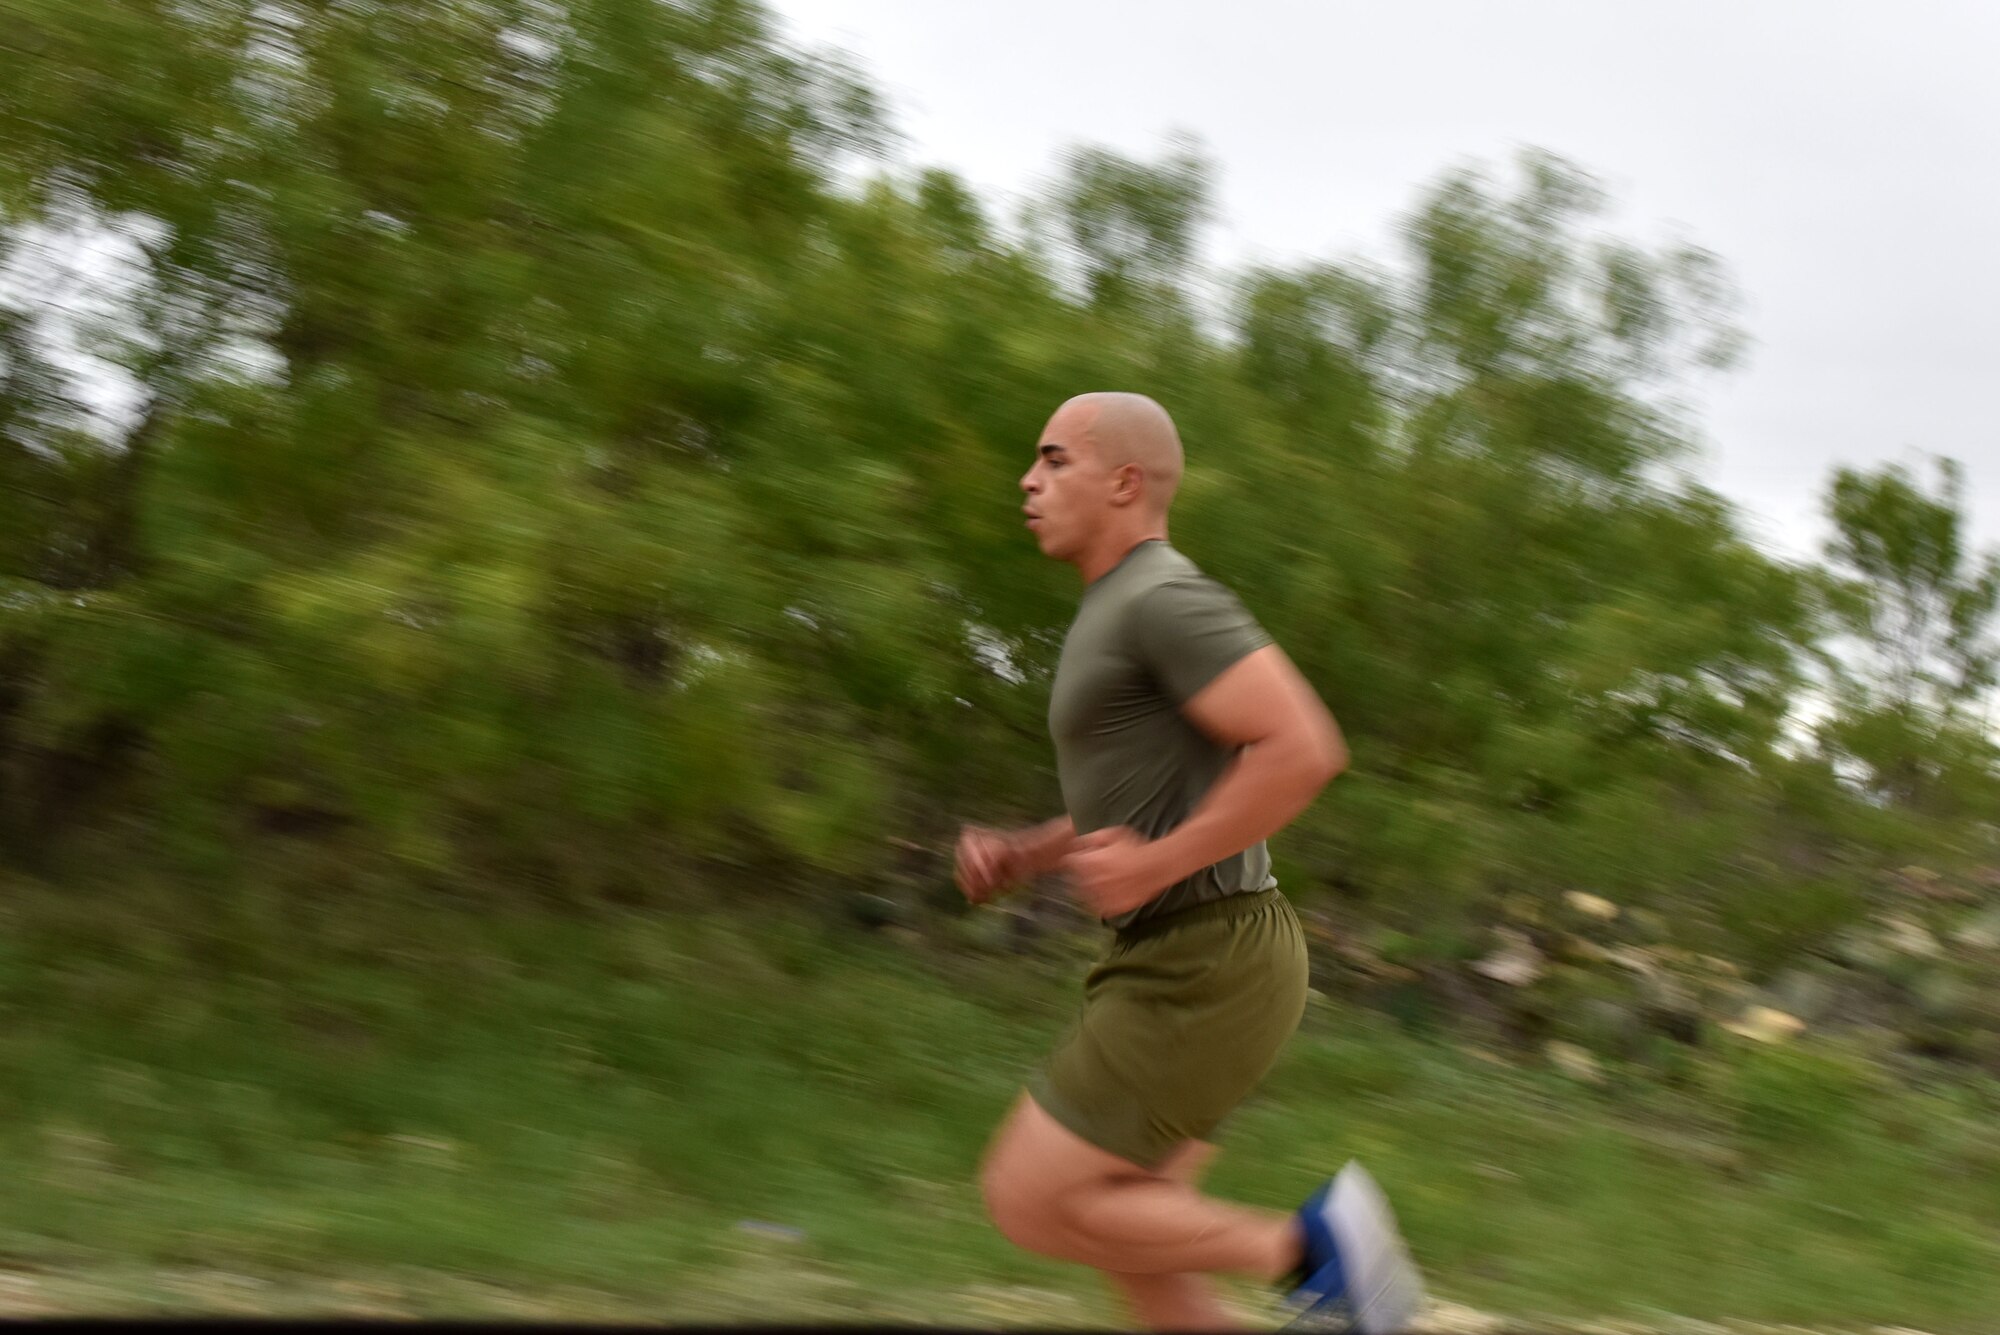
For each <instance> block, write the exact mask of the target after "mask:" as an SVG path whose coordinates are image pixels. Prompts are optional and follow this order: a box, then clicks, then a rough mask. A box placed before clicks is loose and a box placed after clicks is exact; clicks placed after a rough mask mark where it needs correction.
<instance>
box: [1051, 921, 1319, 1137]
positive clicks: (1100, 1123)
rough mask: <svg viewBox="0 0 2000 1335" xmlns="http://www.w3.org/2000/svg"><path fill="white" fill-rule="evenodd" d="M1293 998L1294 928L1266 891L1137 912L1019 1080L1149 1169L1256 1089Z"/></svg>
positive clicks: (1293, 1013) (1283, 1032)
mask: <svg viewBox="0 0 2000 1335" xmlns="http://www.w3.org/2000/svg"><path fill="white" fill-rule="evenodd" d="M1305 1005H1306V945H1305V935H1304V933H1303V932H1301V931H1300V930H1299V920H1298V919H1297V918H1296V917H1295V916H1293V913H1292V907H1291V905H1290V904H1289V903H1287V902H1286V901H1285V897H1284V896H1283V895H1281V894H1279V893H1278V892H1277V891H1276V890H1263V891H1259V892H1257V893H1255V894H1244V895H1234V896H1231V897H1230V898H1228V899H1222V900H1214V901H1211V902H1209V903H1205V904H1197V905H1195V906H1194V907H1193V908H1189V909H1184V910H1182V911H1181V912H1179V913H1175V914H1171V915H1169V916H1167V917H1165V918H1157V919H1148V920H1145V921H1142V922H1139V923H1136V924H1134V925H1133V926H1132V927H1130V928H1127V929H1126V930H1124V931H1122V932H1120V933H1118V935H1117V936H1116V937H1114V938H1113V939H1112V942H1111V947H1110V950H1109V951H1108V952H1107V953H1106V955H1105V957H1104V958H1103V959H1102V960H1101V961H1100V962H1099V963H1098V964H1097V966H1096V967H1095V968H1093V969H1092V970H1091V971H1090V977H1089V979H1088V980H1087V981H1086V982H1085V984H1084V1002H1083V1014H1082V1016H1081V1017H1079V1019H1078V1020H1077V1022H1076V1024H1075V1025H1074V1026H1073V1027H1072V1028H1071V1030H1070V1032H1069V1034H1068V1036H1067V1037H1066V1038H1065V1039H1064V1040H1063V1042H1062V1044H1061V1046H1060V1047H1058V1048H1057V1049H1056V1052H1055V1055H1054V1056H1052V1057H1051V1058H1050V1059H1049V1062H1048V1065H1047V1066H1045V1067H1044V1068H1043V1070H1042V1072H1041V1073H1040V1075H1039V1076H1038V1077H1037V1078H1036V1079H1035V1080H1034V1081H1033V1082H1032V1083H1031V1084H1030V1086H1029V1091H1028V1092H1029V1093H1030V1094H1031V1095H1032V1096H1033V1097H1034V1100H1035V1102H1036V1103H1038V1104H1040V1105H1041V1106H1042V1108H1043V1109H1044V1110H1045V1111H1046V1112H1047V1113H1048V1114H1049V1115H1050V1116H1051V1117H1053V1118H1055V1119H1056V1120H1057V1121H1058V1122H1061V1123H1062V1124H1063V1125H1064V1126H1066V1127H1068V1128H1069V1129H1070V1130H1071V1131H1074V1132H1075V1133H1076V1134H1077V1135H1079V1136H1081V1137H1083V1138H1084V1139H1085V1140H1087V1141H1089V1142H1090V1143H1091V1144H1093V1145H1095V1146H1097V1147H1098V1148H1099V1149H1103V1150H1109V1151H1110V1152H1111V1153H1113V1154H1115V1155H1117V1156H1119V1157H1120V1158H1122V1159H1128V1160H1130V1161H1131V1162H1133V1163H1135V1164H1138V1165H1139V1166H1140V1167H1142V1168H1155V1167H1157V1166H1158V1165H1159V1163H1160V1161H1161V1160H1162V1159H1164V1158H1166V1156H1167V1155H1168V1153H1169V1152H1171V1151H1172V1150H1173V1149H1174V1148H1175V1147H1176V1146H1178V1145H1180V1144H1182V1143H1183V1142H1185V1141H1190V1140H1203V1139H1205V1138H1207V1136H1208V1135H1209V1134H1210V1133H1211V1132H1212V1131H1214V1130H1215V1128H1216V1127H1217V1126H1219V1125H1220V1124H1221V1123H1222V1120H1223V1119H1224V1118H1225V1117H1227V1116H1228V1115H1229V1114H1230V1112H1231V1111H1232V1110H1233V1109H1234V1108H1235V1107H1236V1106H1237V1105H1238V1104H1239V1103H1241V1102H1242V1101H1243V1100H1244V1098H1245V1097H1247V1096H1248V1095H1249V1093H1250V1091H1251V1090H1252V1089H1254V1088H1256V1086H1257V1083H1258V1081H1260V1080H1262V1079H1263V1078H1264V1075H1265V1073H1266V1072H1268V1071H1269V1070H1270V1069H1271V1066H1272V1064H1273V1063H1274V1062H1276V1061H1277V1058H1278V1052H1279V1050H1280V1049H1281V1048H1283V1047H1284V1045H1285V1040H1286V1039H1288V1038H1290V1037H1291V1035H1292V1032H1293V1031H1294V1030H1296V1029H1297V1028H1298V1025H1299V1020H1300V1018H1301V1017H1302V1016H1303V1015H1304V1014H1305Z"/></svg>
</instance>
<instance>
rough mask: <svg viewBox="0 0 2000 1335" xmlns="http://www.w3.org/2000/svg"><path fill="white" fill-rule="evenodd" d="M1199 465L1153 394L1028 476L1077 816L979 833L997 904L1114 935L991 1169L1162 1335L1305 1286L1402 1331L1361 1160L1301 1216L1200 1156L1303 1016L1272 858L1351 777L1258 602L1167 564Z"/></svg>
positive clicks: (1094, 408) (1065, 429) (1080, 414)
mask: <svg viewBox="0 0 2000 1335" xmlns="http://www.w3.org/2000/svg"><path fill="white" fill-rule="evenodd" d="M1180 477H1181V444H1180V438H1179V436H1178V434H1177V433H1176V432H1175V430H1174V424H1173V421H1172V419H1171V418H1169V417H1168V416H1167V413H1166V410H1165V409H1163V408H1162V407H1161V406H1160V405H1159V404H1157V403H1155V402H1154V401H1153V400H1151V399H1149V398H1146V397H1144V396H1142V395H1138V394H1085V395H1081V396H1079V397H1077V398H1074V399H1071V400H1070V401H1069V402H1067V403H1065V404H1063V405H1062V407H1061V408H1059V409H1058V410H1057V411H1056V414H1055V416H1054V417H1052V418H1051V419H1050V420H1049V424H1048V426H1047V427H1046V428H1044V429H1043V431H1042V436H1041V440H1040V442H1039V444H1038V445H1037V449H1036V458H1035V463H1034V466H1033V467H1032V468H1030V469H1029V470H1028V472H1027V474H1026V475H1025V476H1024V477H1023V478H1022V479H1021V490H1022V491H1024V492H1025V493H1027V503H1026V504H1025V505H1024V506H1023V507H1022V508H1023V510H1024V511H1025V512H1026V514H1027V525H1028V528H1029V529H1030V530H1032V531H1033V533H1034V535H1035V538H1036V541H1037V542H1038V544H1039V545H1040V547H1041V549H1042V553H1043V554H1044V555H1046V556H1050V557H1053V558H1055V559H1056V560H1058V561H1067V562H1068V563H1070V564H1071V565H1073V566H1075V567H1076V568H1077V572H1078V573H1079V574H1080V575H1082V577H1083V583H1084V591H1083V598H1082V602H1081V604H1080V606H1079V608H1078V610H1077V615H1076V620H1075V622H1074V623H1073V624H1072V625H1071V626H1070V629H1069V634H1068V636H1067V638H1066V639H1065V640H1064V641H1063V649H1062V658H1061V661H1060V664H1059V666H1058V667H1057V669H1056V677H1055V684H1054V689H1053V691H1052V693H1051V697H1050V701H1049V731H1050V733H1051V734H1052V735H1053V737H1054V740H1055V748H1056V764H1057V769H1058V772H1059V774H1060V777H1061V781H1062V792H1063V805H1064V806H1065V807H1066V808H1067V814H1065V815H1062V816H1058V817H1056V818H1055V819H1054V820H1051V821H1048V822H1046V823H1044V824H1041V825H1037V826H1033V827H1030V828H1028V829H1023V830H1014V831H1008V832H1001V831H996V830H989V829H982V828H978V827H967V828H966V829H965V830H964V831H963V832H962V833H961V834H960V836H959V840H958V847H957V879H958V884H959V888H960V889H961V890H963V891H964V893H965V895H966V897H967V898H968V899H970V900H972V901H973V902H974V903H983V902H985V901H987V900H989V899H991V898H993V897H994V896H996V895H997V894H999V893H1001V892H1002V891H1004V890H1006V889H1008V888H1009V887H1011V886H1014V885H1017V884H1019V883H1021V882H1023V881H1026V880H1029V879H1031V878H1033V877H1035V876H1037V875H1040V874H1042V873H1045V872H1053V871H1061V872H1063V873H1064V874H1065V875H1066V876H1067V877H1068V878H1069V880H1070V882H1071V884H1072V885H1073V887H1074V889H1075V892H1076V894H1077V895H1078V897H1079V898H1080V899H1081V900H1082V901H1083V903H1084V904H1085V905H1086V906H1087V907H1088V908H1089V909H1091V910H1092V911H1093V912H1095V913H1096V914H1097V915H1098V916H1099V917H1100V918H1102V919H1103V920H1104V921H1105V922H1106V923H1107V924H1108V925H1110V926H1111V927H1113V928H1115V929H1116V934H1115V936H1114V937H1113V939H1112V942H1111V945H1110V947H1109V951H1108V953H1107V955H1106V956H1105V958H1104V959H1103V960H1102V961H1101V962H1100V963H1099V964H1098V965H1097V967H1096V968H1095V969H1094V970H1092V972H1091V974H1090V978H1089V980H1088V982H1087V983H1086V985H1085V989H1084V1006H1083V1012H1082V1015H1081V1017H1080V1019H1079V1020H1078V1022H1077V1024H1076V1026H1075V1027H1074V1029H1073V1030H1072V1032H1071V1033H1070V1035H1069V1037H1068V1038H1067V1039H1066V1040H1065V1041H1064V1042H1063V1044H1062V1045H1061V1046H1060V1047H1059V1049H1058V1050H1057V1051H1056V1053H1055V1055H1054V1056H1053V1057H1052V1058H1051V1059H1050V1061H1049V1062H1048V1064H1047V1066H1046V1067H1045V1068H1044V1069H1043V1071H1042V1072H1041V1073H1040V1075H1039V1076H1038V1078H1037V1079H1036V1080H1035V1081H1034V1082H1032V1083H1031V1085H1030V1087H1029V1089H1028V1090H1027V1091H1026V1092H1025V1093H1024V1094H1023V1095H1022V1096H1021V1098H1020V1100H1019V1101H1018V1102H1017V1103H1016V1104H1015V1106H1014V1108H1013V1110H1012V1111H1011V1112H1010V1113H1009V1114H1008V1116H1007V1118H1006V1120H1005V1121H1004V1123H1003V1124H1002V1125H1001V1127H1000V1130H999V1132H998V1134H997V1135H996V1136H995V1138H994V1141H993V1144H992V1146H991V1148H990V1149H989V1151H988V1155H987V1159H986V1164H985V1167H984V1170H983V1173H982V1186H983V1189H984V1192H985V1198H986V1206H987V1210H988V1212H989V1213H990V1214H991V1215H992V1218H993V1221H994V1223H995V1224H996V1225H997V1226H998V1227H999V1229H1000V1231H1001V1232H1002V1233H1003V1234H1004V1235H1005V1236H1006V1237H1007V1238H1008V1239H1009V1240H1010V1241H1012V1242H1013V1243H1015V1244H1016V1245H1018V1246H1021V1247H1024V1248H1026V1249H1028V1250H1030V1251H1034V1252H1039V1253H1041V1254H1043V1255H1047V1256H1053V1257H1057V1258H1060V1259H1063V1260H1068V1261H1074V1262H1078V1263H1081V1264H1083V1265H1088V1266H1093V1267H1095V1268H1096V1269H1098V1270H1101V1271H1103V1272H1105V1274H1106V1275H1107V1276H1108V1277H1109V1278H1110V1280H1111V1281H1112V1282H1113V1284H1114V1285H1115V1286H1116V1287H1117V1288H1118V1289H1119V1290H1121V1291H1122V1293H1123V1294H1124V1296H1125V1298H1126V1300H1127V1301H1128V1302H1129V1303H1130V1304H1131V1306H1132V1309H1133V1312H1134V1313H1135V1315H1136V1316H1137V1317H1138V1319H1139V1320H1140V1321H1141V1322H1143V1323H1144V1324H1146V1325H1148V1326H1150V1327H1152V1328H1154V1329H1157V1330H1222V1329H1227V1328H1229V1327H1230V1326H1231V1325H1233V1324H1235V1323H1233V1322H1232V1321H1231V1320H1230V1318H1229V1316H1228V1315H1227V1313H1226V1312H1225V1311H1224V1309H1223V1308H1222V1306H1221V1304H1220V1302H1219V1301H1218V1300H1217V1297H1216V1294H1215V1291H1214V1289H1213V1288H1212V1286H1211V1285H1210V1282H1209V1280H1208V1279H1207V1276H1208V1275H1210V1274H1216V1273H1225V1272H1226V1273H1235V1274H1242V1275H1249V1276H1254V1277H1256V1278H1259V1279H1262V1280H1265V1281H1268V1282H1272V1283H1289V1284H1290V1286H1291V1288H1292V1298H1293V1301H1294V1304H1295V1306H1296V1307H1297V1309H1298V1310H1299V1311H1300V1313H1301V1314H1302V1319H1304V1320H1306V1321H1309V1322H1311V1323H1312V1324H1315V1325H1321V1324H1324V1325H1328V1326H1335V1327H1341V1326H1351V1327H1352V1328H1355V1329H1358V1330H1360V1331H1363V1332H1366V1333H1367V1335H1389V1333H1390V1332H1395V1331H1400V1330H1402V1329H1403V1328H1404V1327H1405V1325H1406V1324H1407V1322H1408V1321H1409V1320H1410V1318H1411V1317H1412V1316H1413V1315H1414V1314H1415V1311H1416V1308H1417V1306H1418V1304H1419V1302H1420V1301H1421V1290H1420V1286H1419V1282H1418V1278H1417V1273H1416V1270H1415V1268H1414V1267H1413V1266H1412V1265H1411V1264H1410V1261H1409V1257H1408V1254H1407V1253H1406V1252H1405V1251H1404V1249H1403V1245H1402V1242H1401V1239H1400V1238H1399V1236H1398V1235H1397V1232H1396V1226H1395V1220H1394V1217H1393V1216H1392V1215H1391V1214H1390V1212H1389V1209H1388V1205H1387V1203H1386V1202H1385V1201H1384V1199H1383V1197H1382V1194H1381V1192H1380V1191H1379V1190H1378V1189H1376V1187H1375V1186H1374V1183H1373V1182H1372V1181H1371V1180H1370V1179H1369V1178H1368V1177H1367V1176H1366V1174H1365V1173H1363V1172H1362V1171H1361V1169H1360V1168H1359V1166H1358V1165H1352V1164H1350V1165H1349V1166H1348V1167H1347V1168H1346V1169H1343V1170H1342V1171H1341V1173H1340V1174H1339V1175H1338V1176H1337V1177H1335V1178H1334V1179H1333V1180H1332V1181H1330V1182H1328V1183H1327V1184H1326V1185H1325V1186H1323V1187H1322V1188H1321V1189H1320V1190H1319V1191H1318V1192H1316V1193H1314V1195H1313V1197H1312V1198H1311V1199H1310V1200H1308V1201H1307V1202H1306V1203H1305V1204H1304V1205H1303V1206H1301V1207H1300V1208H1299V1209H1298V1210H1297V1211H1295V1212H1293V1213H1289V1214H1287V1213H1281V1212H1275V1211H1263V1210H1254V1209H1249V1208H1246V1207H1243V1206H1238V1205H1233V1204H1228V1203H1225V1202H1223V1201H1220V1200H1217V1199H1215V1198H1213V1197H1209V1196H1205V1195H1203V1194H1201V1193H1200V1192H1199V1191H1198V1190H1196V1187H1195V1183H1196V1181H1197V1179H1198V1177H1199V1174H1200V1171H1201V1169H1202V1168H1203V1167H1204V1166H1205V1165H1206V1163H1207V1161H1208V1159H1209V1158H1210V1157H1211V1156H1212V1155H1213V1153H1214V1150H1213V1148H1212V1147H1211V1146H1209V1145H1208V1144H1207V1143H1205V1142H1206V1138H1207V1137H1208V1136H1209V1135H1210V1134H1211V1133H1212V1132H1213V1131H1214V1130H1215V1128H1216V1127H1217V1126H1218V1125H1219V1124H1220V1123H1221V1122H1222V1121H1223V1119H1224V1118H1225V1117H1227V1116H1228V1114H1229V1113H1230V1111H1231V1110H1232V1109H1234V1108H1235V1107H1236V1106H1237V1104H1239V1103H1240V1102H1242V1100H1243V1099H1244V1098H1245V1096H1247V1095H1248V1094H1249V1093H1250V1091H1251V1090H1252V1089H1253V1088H1254V1087H1255V1086H1256V1085H1257V1083H1258V1082H1259V1081H1260V1080H1261V1079H1262V1078H1263V1077H1264V1075H1265V1073H1266V1072H1267V1071H1269V1070H1270V1068H1271V1066H1272V1064H1273V1063H1274V1062H1275V1060H1276V1059H1277V1056H1278V1052H1279V1049H1280V1048H1281V1047H1283V1045H1284V1043H1285V1040H1286V1039H1287V1038H1288V1037H1289V1036H1290V1035H1291V1033H1292V1031H1293V1030H1294V1029H1296V1028H1297V1027H1298V1023H1299V1020H1300V1018H1301V1016H1302V1015H1303V1013H1304V1009H1305V999H1306V951H1305V939H1304V936H1303V934H1302V933H1301V932H1300V930H1299V924H1298V920H1297V919H1296V918H1295V917H1294V916H1293V914H1292V910H1291V907H1290V906H1289V904H1287V902H1286V901H1285V899H1284V897H1283V896H1281V895H1280V894H1279V893H1278V890H1277V882H1276V881H1275V880H1274V879H1273V877H1272V875H1271V859H1270V855H1269V853H1268V852H1267V851H1266V849H1265V846H1264V840H1265V839H1267V838H1268V837H1269V836H1271V835H1272V834H1274V833H1276V832H1277V831H1278V830H1279V829H1282V828H1283V827H1284V825H1285V824H1286V823H1287V822H1289V821H1290V820H1291V819H1292V818H1293V817H1294V816H1296V815H1298V813H1299V812H1300V811H1302V810H1304V809H1305V807H1306V805H1307V804H1308V803H1309V802H1311V801H1312V799H1313V798H1314V796H1315V795H1317V794H1318V792H1319V791H1320V789H1321V788H1323V787H1325V785H1326V784H1327V782H1328V781H1329V780H1331V779H1332V778H1333V777H1334V776H1335V775H1336V774H1338V773H1340V771H1341V770H1342V769H1344V768H1345V767H1346V765H1347V748H1346V744H1345V742H1344V741H1343V740H1342V738H1341V735H1340V730H1339V728H1338V726H1337V725H1336V724H1335V723H1334V721H1333V718H1332V717H1331V716H1330V715H1329V714H1328V713H1327V711H1326V708H1325V706H1323V705H1322V704H1321V703H1320V701H1319V697H1318V696H1317V695H1315V694H1314V693H1313V690H1312V688H1311V687H1310V686H1309V685H1308V684H1307V683H1306V681H1305V679H1304V678H1303V677H1301V676H1300V675H1299V672H1298V670H1297V669H1296V668H1294V667H1293V666H1292V663H1291V661H1290V660H1289V659H1287V658H1286V657H1285V655H1284V653H1283V652H1282V651H1281V650H1280V649H1279V648H1278V647H1277V646H1276V645H1275V644H1273V643H1272V642H1271V640H1270V637H1269V636H1267V635H1266V634H1265V633H1264V631H1263V630H1262V628H1261V627H1259V626H1258V625H1257V623H1256V622H1255V621H1254V620H1252V619H1251V617H1250V615H1249V614H1248V613H1247V612H1246V611H1245V610H1244V609H1243V607H1242V605H1241V604H1240V603H1239V602H1238V601H1237V600H1236V599H1235V598H1234V597H1233V596H1232V595H1231V594H1230V593H1229V591H1228V590H1226V589H1224V588H1223V587H1222V586H1221V585H1219V584H1217V583H1216V582H1215V581H1213V580H1211V579H1209V578H1207V577H1206V576H1204V575H1203V574H1202V573H1201V571H1200V570H1198V569H1196V567H1195V566H1194V564H1193V563H1192V562H1190V561H1189V560H1188V559H1187V558H1186V557H1185V556H1182V555H1181V554H1180V553H1179V552H1177V551H1175V550H1174V549H1173V548H1172V547H1170V546H1168V545H1167V509H1168V506H1169V505H1170V504H1171V503H1172V501H1173V497H1174V489H1175V487H1176V486H1177V485H1178V484H1179V482H1180Z"/></svg>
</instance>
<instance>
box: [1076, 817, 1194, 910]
mask: <svg viewBox="0 0 2000 1335" xmlns="http://www.w3.org/2000/svg"><path fill="white" fill-rule="evenodd" d="M1155 849H1156V845H1154V844H1151V843H1148V842H1147V841H1146V840H1144V839H1142V838H1140V837H1139V832H1138V831H1136V830H1133V829H1131V828H1129V827H1127V826H1124V825H1114V826H1111V827H1110V828H1108V829H1103V830H1093V831H1092V832H1091V833H1089V834H1084V835H1078V836H1077V839H1076V842H1075V843H1074V844H1072V845H1071V846H1070V852H1069V856H1068V857H1066V858H1064V859H1063V861H1062V869H1063V871H1064V872H1065V873H1067V874H1068V876H1069V879H1070V882H1071V883H1072V884H1073V885H1075V886H1076V893H1077V896H1078V898H1080V899H1082V900H1083V902H1084V903H1085V904H1086V905H1088V906H1089V908H1090V909H1091V911H1092V912H1094V913H1096V914H1097V916H1098V917H1100V918H1115V917H1117V916H1118V915H1119V914H1121V913H1129V912H1130V911H1131V910H1133V909H1136V908H1138V907H1139V906H1140V905H1141V904H1144V903H1147V902H1148V901H1150V900H1151V899H1153V898H1154V897H1155V896H1156V895H1158V894H1159V893H1160V892H1161V891H1162V890H1165V889H1166V888H1167V887H1168V886H1169V885H1170V884H1172V881H1171V880H1169V879H1168V878H1167V876H1166V875H1165V874H1164V872H1163V871H1162V869H1161V866H1160V860H1159V857H1158V856H1157V854H1156V851H1155Z"/></svg>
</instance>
